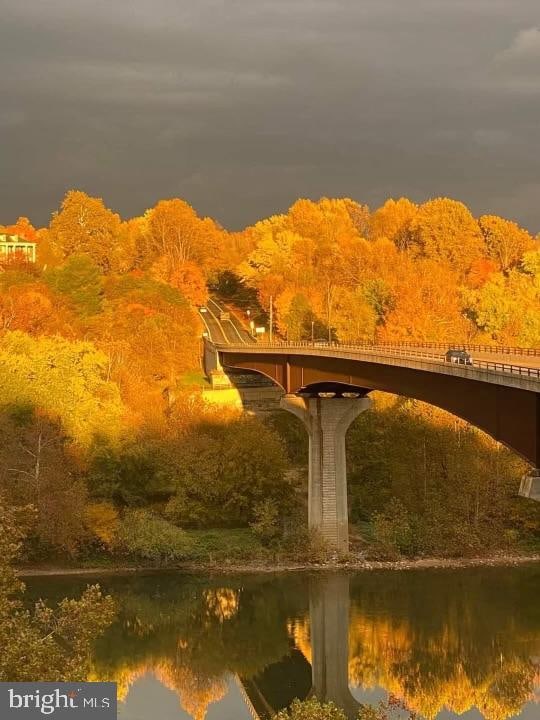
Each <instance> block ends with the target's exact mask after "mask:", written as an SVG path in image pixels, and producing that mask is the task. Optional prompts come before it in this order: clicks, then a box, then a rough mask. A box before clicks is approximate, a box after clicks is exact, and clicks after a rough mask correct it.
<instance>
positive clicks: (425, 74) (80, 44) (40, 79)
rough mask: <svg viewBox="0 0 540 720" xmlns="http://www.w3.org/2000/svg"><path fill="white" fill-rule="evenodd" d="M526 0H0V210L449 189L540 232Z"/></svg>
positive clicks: (217, 209)
mask: <svg viewBox="0 0 540 720" xmlns="http://www.w3.org/2000/svg"><path fill="white" fill-rule="evenodd" d="M539 15H540V14H539V13H538V8H537V0H514V2H512V3H509V2H508V1H507V0H408V2H403V0H197V2H192V1H191V0H154V1H153V2H152V3H149V2H147V1H146V0H116V2H113V3H111V2H110V0H93V1H92V2H90V0H77V2H73V0H47V2H42V1H41V0H25V2H20V0H0V17H1V18H2V22H1V25H0V67H1V68H2V73H1V76H0V88H1V91H2V109H1V110H0V153H1V158H2V174H1V177H0V189H1V192H0V222H10V221H12V220H14V219H15V218H16V217H17V215H19V214H26V215H29V216H30V218H31V219H32V220H33V221H34V222H36V223H37V224H43V223H46V222H47V221H48V217H49V214H50V212H51V211H52V210H53V209H55V208H56V207H57V206H58V204H59V202H60V200H61V198H62V196H63V194H64V192H65V191H66V190H67V189H69V188H71V187H78V188H82V189H85V190H86V191H87V192H90V193H92V194H96V195H100V196H102V197H104V198H105V200H106V202H107V203H108V204H109V205H110V206H112V207H114V208H115V209H117V210H118V211H119V212H121V214H122V215H124V216H130V215H135V214H139V213H141V212H143V211H144V210H145V209H146V208H147V207H150V206H152V205H153V204H154V203H155V202H156V201H157V200H158V199H159V198H161V197H171V196H175V195H180V196H182V197H185V198H186V199H187V200H188V201H189V202H191V203H192V204H193V205H194V206H195V207H196V208H197V209H198V210H199V212H201V213H203V214H210V215H213V216H215V217H217V219H219V220H220V221H221V222H223V223H224V224H225V225H226V226H229V227H232V228H238V227H242V226H244V225H246V224H248V223H251V222H253V221H254V220H256V219H257V218H259V217H262V216H265V215H269V214H273V213H275V212H280V211H282V210H284V209H285V208H286V207H287V206H288V205H289V204H290V203H291V202H293V201H294V199H296V198H297V197H300V196H302V197H306V196H308V197H315V198H317V197H319V196H321V195H333V196H340V195H347V196H351V197H354V198H356V199H358V200H360V201H362V202H368V203H370V204H371V205H373V206H376V205H377V204H379V203H381V202H382V201H383V200H384V199H385V198H386V197H387V196H389V195H393V196H396V195H407V196H409V197H411V198H412V199H414V200H417V201H422V200H424V199H426V198H428V197H430V196H435V195H441V194H444V195H450V196H453V197H458V198H461V199H463V200H464V201H465V202H466V203H467V204H469V205H470V206H471V208H472V209H473V210H474V211H475V212H477V213H481V212H496V213H500V214H503V215H505V214H506V215H509V216H512V217H514V218H515V219H517V220H518V221H520V222H521V223H524V224H526V225H527V226H529V227H530V228H531V230H533V231H534V232H537V231H538V230H539V229H540V210H539V209H538V205H539V203H538V202H534V200H533V198H534V194H535V192H537V190H538V178H539V173H538V170H539V167H538V159H537V157H536V148H537V147H538V146H539V144H540V143H539V141H540V123H539V119H540V86H539V84H538V83H539V80H538V78H540V72H539V70H540V68H539V63H540V40H539V38H540V31H539V30H538V24H539V23H538V21H539Z"/></svg>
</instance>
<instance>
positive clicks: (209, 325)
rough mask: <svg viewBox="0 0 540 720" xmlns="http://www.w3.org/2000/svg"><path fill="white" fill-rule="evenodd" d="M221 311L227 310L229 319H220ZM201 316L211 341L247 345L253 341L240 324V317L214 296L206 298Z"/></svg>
mask: <svg viewBox="0 0 540 720" xmlns="http://www.w3.org/2000/svg"><path fill="white" fill-rule="evenodd" d="M222 312H228V313H229V319H223V320H222V319H221V313H222ZM201 318H202V320H203V322H204V324H205V325H206V329H207V331H208V333H209V336H210V339H211V340H212V341H213V342H216V343H227V344H234V345H238V344H241V345H244V344H245V345H248V344H251V343H254V342H255V340H254V338H252V337H251V335H250V333H249V331H248V330H246V328H245V327H244V326H243V325H242V322H241V321H240V319H239V318H237V317H236V315H234V313H233V312H232V311H231V310H230V309H229V308H228V307H225V305H223V303H221V302H220V301H217V300H216V299H215V298H210V299H209V300H208V302H207V304H206V312H201Z"/></svg>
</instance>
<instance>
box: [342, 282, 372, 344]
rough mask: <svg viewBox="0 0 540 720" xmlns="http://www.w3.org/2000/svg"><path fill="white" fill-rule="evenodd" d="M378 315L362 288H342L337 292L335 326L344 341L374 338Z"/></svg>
mask: <svg viewBox="0 0 540 720" xmlns="http://www.w3.org/2000/svg"><path fill="white" fill-rule="evenodd" d="M376 322H377V315H376V313H375V311H374V309H373V307H372V306H371V305H370V304H369V303H368V301H367V299H366V296H365V294H364V293H363V291H362V288H358V289H357V290H356V291H354V290H349V289H346V288H343V289H342V288H340V289H339V291H338V292H337V297H336V304H335V313H334V327H335V330H336V335H337V337H338V339H339V340H341V341H342V342H356V341H358V340H371V341H373V340H374V336H375V325H376Z"/></svg>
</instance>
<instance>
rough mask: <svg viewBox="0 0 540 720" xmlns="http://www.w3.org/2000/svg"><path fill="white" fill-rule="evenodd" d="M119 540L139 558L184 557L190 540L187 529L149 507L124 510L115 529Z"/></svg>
mask: <svg viewBox="0 0 540 720" xmlns="http://www.w3.org/2000/svg"><path fill="white" fill-rule="evenodd" d="M118 542H119V544H120V546H121V547H123V548H124V550H126V551H127V552H128V553H129V554H130V555H133V556H134V557H137V558H139V559H141V560H152V561H157V560H170V561H173V560H183V559H186V558H187V557H188V556H189V554H190V551H191V548H192V543H191V542H190V539H189V538H188V536H187V535H186V533H185V532H184V531H183V530H181V529H180V528H178V527H176V526H175V525H173V524H172V523H170V522H167V520H163V518H160V517H157V516H156V515H153V514H152V513H150V512H148V510H142V509H138V510H127V511H126V513H125V514H124V517H123V519H122V522H121V525H120V529H119V531H118Z"/></svg>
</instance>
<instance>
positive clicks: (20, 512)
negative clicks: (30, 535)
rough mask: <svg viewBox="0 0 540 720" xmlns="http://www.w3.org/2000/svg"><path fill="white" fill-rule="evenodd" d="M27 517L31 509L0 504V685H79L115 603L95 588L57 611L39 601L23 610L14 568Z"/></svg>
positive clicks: (60, 605) (20, 592)
mask: <svg viewBox="0 0 540 720" xmlns="http://www.w3.org/2000/svg"><path fill="white" fill-rule="evenodd" d="M29 514H31V509H30V508H24V507H23V508H17V509H13V508H12V509H8V508H7V507H6V505H5V504H4V502H3V501H0V637H1V638H2V652H1V653H0V681H2V682H33V681H35V679H36V678H39V679H40V680H41V681H45V682H47V681H49V682H51V681H55V682H60V681H64V682H73V681H78V680H81V681H83V680H86V679H87V677H88V674H89V671H90V663H91V651H92V647H93V644H94V641H95V639H96V638H98V637H99V636H100V635H102V634H103V632H104V631H105V629H106V628H107V627H108V626H109V625H110V623H111V622H112V620H113V617H114V603H113V600H112V598H111V597H109V596H107V597H104V596H103V595H102V594H101V591H100V589H99V586H98V585H94V586H92V587H88V588H87V589H86V590H85V592H84V593H83V594H82V596H81V598H80V599H79V600H67V599H64V600H62V601H61V602H60V603H59V604H58V607H57V608H56V609H53V608H50V607H48V606H46V605H45V604H44V603H43V602H41V601H40V602H38V603H37V604H36V605H35V607H34V609H33V611H30V610H26V609H24V607H23V603H22V593H23V591H24V585H23V584H22V583H21V582H20V581H19V580H18V579H17V577H16V575H15V572H14V570H13V568H12V564H13V563H14V562H15V561H16V559H17V557H18V552H19V548H20V542H21V540H22V538H23V536H24V533H23V529H24V528H25V526H27V525H28V515H29Z"/></svg>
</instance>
